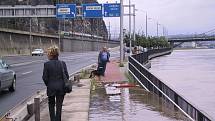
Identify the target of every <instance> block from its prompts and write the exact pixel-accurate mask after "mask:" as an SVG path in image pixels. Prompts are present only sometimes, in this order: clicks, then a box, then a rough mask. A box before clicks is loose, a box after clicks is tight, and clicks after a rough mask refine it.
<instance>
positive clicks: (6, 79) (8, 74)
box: [0, 59, 16, 92]
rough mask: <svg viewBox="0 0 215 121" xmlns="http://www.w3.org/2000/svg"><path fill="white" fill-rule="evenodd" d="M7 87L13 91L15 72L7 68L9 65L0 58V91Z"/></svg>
mask: <svg viewBox="0 0 215 121" xmlns="http://www.w3.org/2000/svg"><path fill="white" fill-rule="evenodd" d="M3 89H9V91H10V92H14V91H15V89H16V73H15V72H14V71H13V70H10V69H9V65H8V64H6V63H5V62H4V61H3V60H1V59H0V91H1V90H3Z"/></svg>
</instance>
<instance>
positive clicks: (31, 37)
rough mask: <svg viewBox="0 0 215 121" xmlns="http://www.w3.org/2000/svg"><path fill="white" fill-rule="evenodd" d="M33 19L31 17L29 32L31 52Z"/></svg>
mask: <svg viewBox="0 0 215 121" xmlns="http://www.w3.org/2000/svg"><path fill="white" fill-rule="evenodd" d="M31 34H32V20H31V18H30V32H29V35H30V36H29V39H30V40H29V44H30V46H29V47H30V54H31V52H32V35H31Z"/></svg>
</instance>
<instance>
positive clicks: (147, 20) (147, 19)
mask: <svg viewBox="0 0 215 121" xmlns="http://www.w3.org/2000/svg"><path fill="white" fill-rule="evenodd" d="M146 37H148V16H147V12H146Z"/></svg>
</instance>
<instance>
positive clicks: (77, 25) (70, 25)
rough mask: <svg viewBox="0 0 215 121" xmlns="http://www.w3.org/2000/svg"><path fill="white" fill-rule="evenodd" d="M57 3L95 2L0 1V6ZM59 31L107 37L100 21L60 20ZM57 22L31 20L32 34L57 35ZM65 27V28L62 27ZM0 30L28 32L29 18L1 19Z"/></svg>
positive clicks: (84, 0)
mask: <svg viewBox="0 0 215 121" xmlns="http://www.w3.org/2000/svg"><path fill="white" fill-rule="evenodd" d="M57 2H59V3H76V4H77V5H80V4H82V3H95V2H97V1H96V0H0V5H12V6H13V5H55V4H56V3H57ZM60 23H61V30H64V28H65V31H73V32H84V33H87V34H96V35H99V36H104V37H107V29H106V25H105V22H104V21H103V20H102V19H84V20H83V19H81V18H75V19H71V20H66V21H65V22H64V21H62V20H61V22H60ZM58 25H59V20H57V19H56V18H32V32H38V33H49V34H57V32H58ZM64 25H65V26H64ZM0 27H1V28H9V29H17V30H24V31H29V30H30V18H16V19H5V18H4V19H3V18H1V21H0Z"/></svg>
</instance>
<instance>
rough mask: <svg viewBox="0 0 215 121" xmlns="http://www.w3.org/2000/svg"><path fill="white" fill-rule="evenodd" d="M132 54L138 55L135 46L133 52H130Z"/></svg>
mask: <svg viewBox="0 0 215 121" xmlns="http://www.w3.org/2000/svg"><path fill="white" fill-rule="evenodd" d="M132 54H138V49H137V47H136V46H135V47H134V49H133V51H132Z"/></svg>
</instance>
